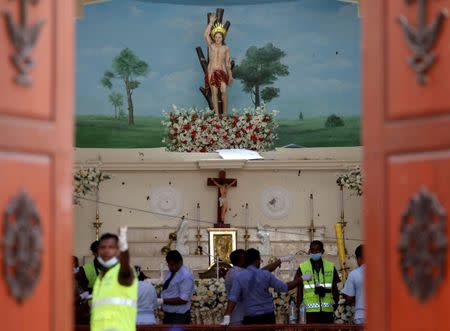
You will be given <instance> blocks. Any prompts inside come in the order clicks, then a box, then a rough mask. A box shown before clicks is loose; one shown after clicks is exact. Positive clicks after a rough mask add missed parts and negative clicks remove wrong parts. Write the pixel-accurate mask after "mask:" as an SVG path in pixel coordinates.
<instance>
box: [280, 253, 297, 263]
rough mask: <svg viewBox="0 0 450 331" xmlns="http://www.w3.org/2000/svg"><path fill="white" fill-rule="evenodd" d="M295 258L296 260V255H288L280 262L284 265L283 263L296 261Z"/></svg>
mask: <svg viewBox="0 0 450 331" xmlns="http://www.w3.org/2000/svg"><path fill="white" fill-rule="evenodd" d="M294 258H295V256H294V255H286V256H282V257H280V261H281V262H282V263H283V262H291V261H293V260H294Z"/></svg>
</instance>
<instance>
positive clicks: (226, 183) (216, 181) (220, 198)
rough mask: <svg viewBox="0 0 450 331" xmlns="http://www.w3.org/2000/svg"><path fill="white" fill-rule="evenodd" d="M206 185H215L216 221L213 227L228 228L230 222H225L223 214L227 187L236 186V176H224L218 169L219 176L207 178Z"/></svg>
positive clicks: (226, 205)
mask: <svg viewBox="0 0 450 331" xmlns="http://www.w3.org/2000/svg"><path fill="white" fill-rule="evenodd" d="M208 186H215V187H217V223H216V224H214V227H215V228H229V227H230V224H225V214H226V212H227V209H228V201H227V199H228V197H227V194H228V188H229V187H236V186H237V179H236V178H226V173H225V171H223V170H221V171H219V178H208Z"/></svg>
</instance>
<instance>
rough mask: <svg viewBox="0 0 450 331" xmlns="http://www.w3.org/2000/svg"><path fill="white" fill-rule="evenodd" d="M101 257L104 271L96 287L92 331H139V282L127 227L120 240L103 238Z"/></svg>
mask: <svg viewBox="0 0 450 331" xmlns="http://www.w3.org/2000/svg"><path fill="white" fill-rule="evenodd" d="M98 255H99V256H98V261H99V262H100V264H101V265H102V266H103V268H104V270H103V271H102V272H101V273H100V274H99V276H98V278H97V280H96V282H95V285H94V291H93V295H92V296H93V298H92V311H91V331H111V330H114V331H135V330H136V314H137V309H136V304H137V297H138V283H137V279H136V277H135V274H134V271H133V269H132V267H131V266H130V255H129V252H128V243H127V228H126V227H125V228H120V231H119V237H117V236H116V235H115V234H111V233H105V234H104V235H102V236H101V237H100V241H99V247H98ZM118 257H119V258H118Z"/></svg>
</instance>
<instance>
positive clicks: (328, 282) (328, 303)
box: [300, 259, 334, 313]
mask: <svg viewBox="0 0 450 331" xmlns="http://www.w3.org/2000/svg"><path fill="white" fill-rule="evenodd" d="M322 262H323V271H324V272H323V273H322V272H319V273H317V272H314V271H313V267H312V265H311V261H309V260H308V261H305V262H303V263H301V264H300V270H301V272H302V274H303V275H306V274H311V275H313V279H312V280H311V281H304V282H303V302H304V304H305V306H306V312H307V313H314V312H333V303H334V300H333V296H332V293H331V289H332V286H333V277H334V264H333V263H332V262H330V261H327V260H324V259H322ZM316 286H323V287H324V288H325V289H327V290H329V292H328V293H325V296H324V297H322V298H321V297H319V295H317V294H316V293H315V288H316Z"/></svg>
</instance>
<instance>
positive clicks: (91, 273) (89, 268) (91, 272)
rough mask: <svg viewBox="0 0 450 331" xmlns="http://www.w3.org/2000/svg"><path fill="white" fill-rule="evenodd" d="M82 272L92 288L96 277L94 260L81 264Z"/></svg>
mask: <svg viewBox="0 0 450 331" xmlns="http://www.w3.org/2000/svg"><path fill="white" fill-rule="evenodd" d="M83 270H84V274H85V275H86V278H87V280H88V282H89V284H88V286H89V288H94V284H95V280H96V279H97V270H95V264H94V262H89V263H86V264H85V265H84V266H83Z"/></svg>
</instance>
